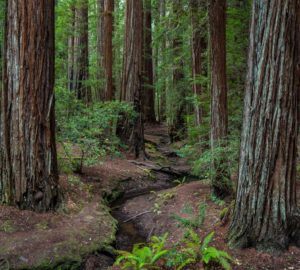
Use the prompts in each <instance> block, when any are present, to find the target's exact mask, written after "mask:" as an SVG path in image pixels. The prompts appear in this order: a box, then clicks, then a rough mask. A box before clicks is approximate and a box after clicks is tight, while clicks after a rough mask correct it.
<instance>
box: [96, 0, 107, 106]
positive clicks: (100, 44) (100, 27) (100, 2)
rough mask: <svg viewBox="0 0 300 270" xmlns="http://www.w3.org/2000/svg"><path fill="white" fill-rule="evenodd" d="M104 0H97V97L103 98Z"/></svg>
mask: <svg viewBox="0 0 300 270" xmlns="http://www.w3.org/2000/svg"><path fill="white" fill-rule="evenodd" d="M104 1H105V0H97V19H98V20H97V69H98V70H97V80H98V89H97V93H96V96H97V99H98V100H102V101H104V100H105V91H104V86H103V83H102V81H103V79H104V69H103V54H104V41H103V40H104Z"/></svg>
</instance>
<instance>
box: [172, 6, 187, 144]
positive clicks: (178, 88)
mask: <svg viewBox="0 0 300 270" xmlns="http://www.w3.org/2000/svg"><path fill="white" fill-rule="evenodd" d="M172 5H173V13H174V15H176V16H178V17H179V16H180V13H181V10H182V1H181V0H174V1H173V2H172ZM174 17H175V16H174ZM179 24H180V22H179V21H178V20H177V19H176V18H175V19H174V22H173V27H174V29H176V28H179V27H180V25H179ZM180 34H181V33H179V31H177V33H176V35H177V36H175V37H174V39H173V42H172V43H173V44H172V46H173V59H174V64H173V65H174V66H173V85H172V91H174V93H171V95H173V97H176V98H175V99H174V98H172V99H171V100H172V104H171V106H172V108H174V112H175V114H174V115H173V116H172V119H170V125H169V136H170V140H171V142H173V141H178V140H180V139H182V138H183V133H184V132H185V121H184V113H185V97H186V92H185V89H184V87H183V85H182V80H183V79H184V72H183V69H184V62H183V59H182V57H181V50H182V38H181V37H180ZM169 95H170V94H169Z"/></svg>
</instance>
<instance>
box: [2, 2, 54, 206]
mask: <svg viewBox="0 0 300 270" xmlns="http://www.w3.org/2000/svg"><path fill="white" fill-rule="evenodd" d="M5 41H6V44H5V63H4V89H3V92H2V104H1V107H2V110H1V111H2V115H1V131H2V133H1V159H0V167H1V177H0V201H1V202H2V203H6V204H10V205H17V206H19V207H20V208H21V209H33V210H37V211H44V210H49V209H54V208H55V207H56V206H57V203H58V172H57V159H56V146H55V115H54V93H53V86H54V0H40V1H35V0H28V1H24V0H8V1H7V23H6V33H5Z"/></svg>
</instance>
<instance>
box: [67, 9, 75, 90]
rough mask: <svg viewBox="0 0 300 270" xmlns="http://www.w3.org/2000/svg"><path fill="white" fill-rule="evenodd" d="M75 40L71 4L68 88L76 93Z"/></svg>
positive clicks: (73, 11) (73, 10) (73, 16)
mask: <svg viewBox="0 0 300 270" xmlns="http://www.w3.org/2000/svg"><path fill="white" fill-rule="evenodd" d="M74 39H75V6H74V4H73V3H71V4H70V33H69V37H68V78H67V79H68V80H67V83H68V85H67V87H68V89H69V90H70V91H74V65H75V63H74V45H75V44H74Z"/></svg>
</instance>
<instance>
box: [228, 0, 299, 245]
mask: <svg viewBox="0 0 300 270" xmlns="http://www.w3.org/2000/svg"><path fill="white" fill-rule="evenodd" d="M299 5H300V3H299V1H298V0H278V1H271V0H268V1H259V0H254V1H253V10H252V25H251V32H250V49H249V58H248V76H247V84H246V97H245V107H244V120H243V122H244V124H243V131H242V142H241V152H240V166H239V175H238V176H239V179H238V189H237V197H236V205H235V210H234V216H233V220H232V224H231V227H230V241H231V244H232V245H233V246H235V247H249V246H255V247H258V248H262V249H269V250H272V249H275V250H278V249H285V248H287V246H288V244H289V243H290V242H291V241H294V242H296V243H297V244H298V245H300V230H299V227H300V225H299V224H300V218H299V214H297V212H296V211H297V203H296V157H297V135H298V124H299V118H298V115H297V112H298V110H299V107H298V105H299V92H300V88H299V78H300V72H299V65H300V62H299V53H300V51H299V44H300V42H299V41H300V39H299V36H300V35H299V34H300V25H299V21H297V19H299V15H300V9H299Z"/></svg>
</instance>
